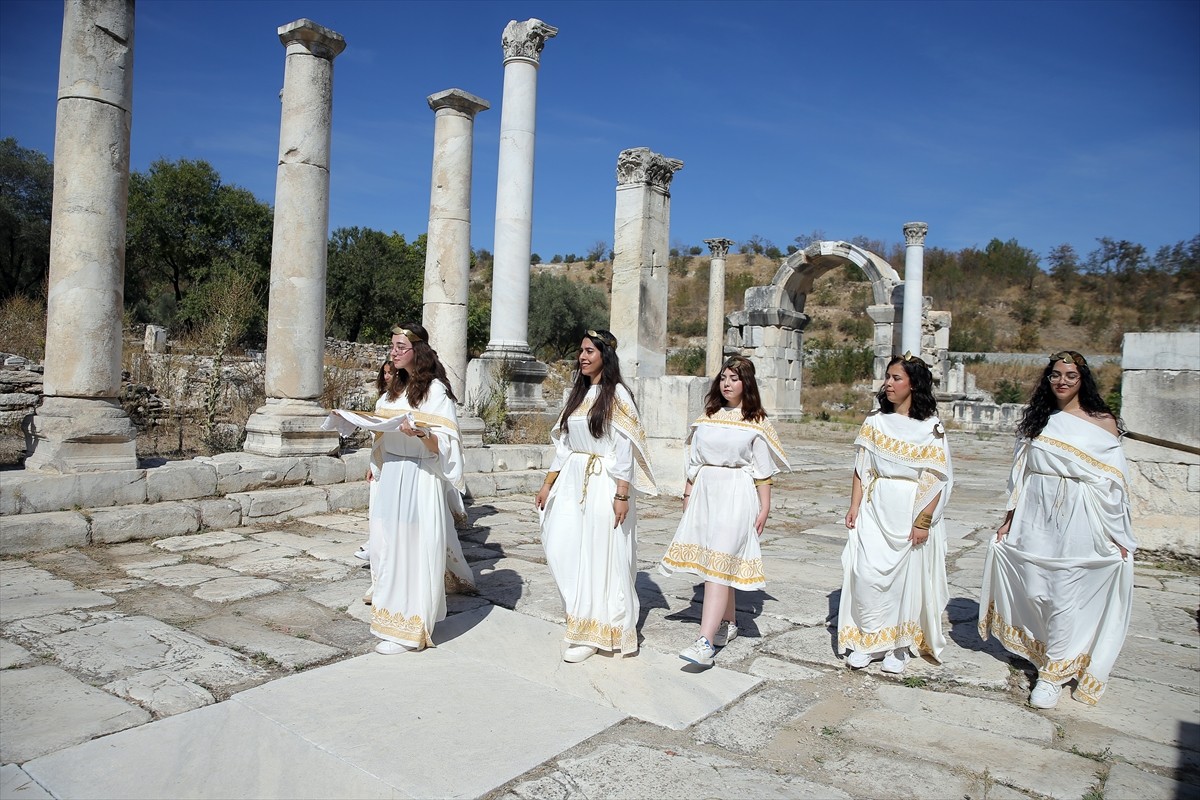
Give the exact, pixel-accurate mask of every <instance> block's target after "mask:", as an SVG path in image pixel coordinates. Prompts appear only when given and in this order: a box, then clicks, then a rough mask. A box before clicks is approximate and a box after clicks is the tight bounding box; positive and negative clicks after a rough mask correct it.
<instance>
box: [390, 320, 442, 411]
mask: <svg viewBox="0 0 1200 800" xmlns="http://www.w3.org/2000/svg"><path fill="white" fill-rule="evenodd" d="M392 333H393V334H400V335H401V336H404V337H406V338H407V339H408V343H409V344H410V345H412V349H413V360H412V363H411V364H410V365H409V366H410V368H411V369H412V373H411V374H410V373H409V371H408V370H407V369H397V370H396V371H395V372H393V373H392V382H391V384H390V385H389V386H388V400H391V401H393V402H394V401H395V400H396V398H398V397H399V396H400V393H401V392H403V393H404V396H405V397H407V398H408V404H409V405H411V406H412V407H413V408H416V407H417V406H418V405H420V404H421V401H422V400H424V399H425V398H426V397H427V396H428V395H429V385H430V384H432V383H433V382H434V381H435V380H438V381H441V382H442V385H443V386H445V387H446V396H447V397H449V398H450V399H451V400H453V401H454V402H456V403H457V402H458V398H457V397H455V396H454V390H453V389H451V388H450V379H449V378H448V377H446V368H445V367H443V366H442V362H441V361H440V360H439V359H438V354H437V351H436V350H434V349H433V348H432V347H430V346H429V332H428V331H426V330H425V328H424V327H422V326H421V325H419V324H418V323H416V322H406V323H404V324H403V325H398V326H396V327H395V328H392Z"/></svg>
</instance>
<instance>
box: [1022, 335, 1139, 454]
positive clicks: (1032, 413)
mask: <svg viewBox="0 0 1200 800" xmlns="http://www.w3.org/2000/svg"><path fill="white" fill-rule="evenodd" d="M1066 356H1070V358H1071V362H1072V363H1073V364H1074V365H1075V367H1076V369H1078V370H1079V395H1078V399H1079V407H1080V408H1082V409H1083V410H1084V411H1086V412H1087V414H1088V416H1089V417H1104V416H1106V415H1107V416H1109V417H1112V418H1113V419H1115V420H1116V421H1117V430H1118V431H1119V432H1121V433H1124V432H1125V423H1124V422H1122V421H1121V419H1120V418H1119V417H1118V416H1117V415H1116V414H1114V413H1113V412H1112V409H1111V408H1109V407H1108V403H1106V402H1104V398H1103V397H1101V396H1100V389H1099V387H1097V386H1096V378H1095V376H1094V375H1093V374H1092V370H1091V368H1090V367H1089V366H1088V365H1087V360H1086V359H1085V358H1084V357H1083V356H1081V355H1080V354H1079V353H1077V352H1075V351H1074V350H1062V351H1060V352H1057V353H1055V354H1054V355H1052V356H1050V363H1048V364H1047V365H1046V368H1045V369H1043V370H1042V376H1041V377H1040V378H1038V382H1037V385H1036V386H1034V387H1033V394H1032V395H1031V396H1030V398H1029V405H1027V406H1026V407H1025V412H1024V413H1023V414H1022V415H1021V422H1020V424H1018V425H1017V435H1018V436H1020V437H1022V438H1024V439H1034V438H1036V437H1037V435H1038V434H1040V433H1041V432H1042V429H1043V428H1045V427H1046V423H1047V422H1049V421H1050V415H1051V414H1053V413H1055V412H1056V411H1058V410H1059V408H1058V400H1056V399H1055V397H1054V390H1053V389H1052V388H1050V373H1051V372H1053V371H1054V365H1055V364H1057V363H1058V362H1060V361H1062V360H1063V358H1064V357H1066Z"/></svg>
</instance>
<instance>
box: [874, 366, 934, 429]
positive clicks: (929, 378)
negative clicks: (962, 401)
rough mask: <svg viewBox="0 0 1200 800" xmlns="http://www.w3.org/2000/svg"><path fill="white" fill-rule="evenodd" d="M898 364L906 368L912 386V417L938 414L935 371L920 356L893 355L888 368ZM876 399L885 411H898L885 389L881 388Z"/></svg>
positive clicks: (909, 409) (926, 417)
mask: <svg viewBox="0 0 1200 800" xmlns="http://www.w3.org/2000/svg"><path fill="white" fill-rule="evenodd" d="M896 364H899V365H900V366H901V367H902V368H903V369H904V374H905V375H907V376H908V383H909V385H910V386H911V387H912V401H911V402H910V403H909V406H908V416H909V417H910V418H912V419H929V418H930V417H932V416H934V415H936V414H937V399H936V398H935V397H934V396H933V373H932V372H930V371H929V367H927V366H925V362H924V361H922V360H921V359H919V358H906V357H904V356H892V360H891V361H889V362H888V363H887V369H891V368H892V367H893V366H895V365H896ZM885 372H886V371H885ZM875 399H876V400H878V401H879V408H880V410H882V411H883V413H885V414H894V413H896V406H895V405H894V404H893V403H892V401H891V400H888V399H887V392H885V391H884V390H883V389H880V390H879V393H878V394H877V395H875Z"/></svg>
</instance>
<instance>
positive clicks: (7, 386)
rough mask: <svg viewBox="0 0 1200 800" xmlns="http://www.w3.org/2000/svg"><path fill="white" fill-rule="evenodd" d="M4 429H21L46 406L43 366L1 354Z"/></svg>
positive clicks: (0, 414) (0, 423) (0, 403)
mask: <svg viewBox="0 0 1200 800" xmlns="http://www.w3.org/2000/svg"><path fill="white" fill-rule="evenodd" d="M0 359H2V360H3V363H2V364H0V427H10V426H13V425H19V424H20V423H21V420H23V419H25V417H27V416H28V415H30V414H32V413H33V410H34V409H35V408H37V407H38V404H39V403H41V402H42V365H41V364H32V363H30V362H29V361H28V360H27V359H24V358H22V357H21V356H14V355H10V354H8V353H0Z"/></svg>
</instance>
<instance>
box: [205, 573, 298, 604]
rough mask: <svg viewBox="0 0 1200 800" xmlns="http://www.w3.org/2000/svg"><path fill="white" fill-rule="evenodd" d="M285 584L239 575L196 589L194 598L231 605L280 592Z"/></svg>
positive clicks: (220, 579) (212, 581)
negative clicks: (235, 602)
mask: <svg viewBox="0 0 1200 800" xmlns="http://www.w3.org/2000/svg"><path fill="white" fill-rule="evenodd" d="M282 588H283V584H281V583H276V582H275V581H273V580H269V579H267V578H248V577H246V576H243V575H239V576H238V577H235V578H217V579H215V580H211V581H207V582H205V583H202V584H200V585H199V586H197V587H196V591H194V592H192V596H193V597H195V598H197V599H199V600H207V601H210V602H213V603H229V602H232V601H234V600H245V599H246V598H247V597H258V596H259V595H264V594H271V593H272V592H278V591H279V590H281V589H282Z"/></svg>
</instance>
